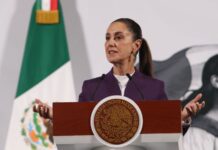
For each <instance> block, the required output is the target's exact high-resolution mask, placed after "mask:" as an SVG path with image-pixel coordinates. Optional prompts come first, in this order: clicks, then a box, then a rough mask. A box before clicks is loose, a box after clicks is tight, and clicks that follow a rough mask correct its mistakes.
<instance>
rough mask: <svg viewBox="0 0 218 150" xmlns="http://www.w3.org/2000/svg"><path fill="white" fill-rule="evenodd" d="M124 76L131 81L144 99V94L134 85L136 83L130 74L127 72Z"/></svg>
mask: <svg viewBox="0 0 218 150" xmlns="http://www.w3.org/2000/svg"><path fill="white" fill-rule="evenodd" d="M126 76H127V77H128V78H129V80H130V81H132V83H133V85H134V86H135V88H136V90H137V91H138V93H139V95H140V96H141V97H142V100H144V99H145V98H144V95H143V93H142V92H141V90H140V89H139V88H138V86H137V85H136V83H135V82H134V80H132V76H131V75H130V74H129V73H127V74H126Z"/></svg>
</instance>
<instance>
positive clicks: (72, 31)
mask: <svg viewBox="0 0 218 150" xmlns="http://www.w3.org/2000/svg"><path fill="white" fill-rule="evenodd" d="M61 4H62V8H63V13H64V22H65V27H66V34H67V39H68V46H69V52H70V58H71V62H72V70H73V78H74V83H75V88H76V89H75V90H76V96H77V98H78V95H79V93H80V92H81V89H82V83H83V81H84V80H86V79H89V78H91V67H90V63H89V59H88V54H87V49H86V45H85V43H86V42H85V38H84V32H83V28H82V27H83V25H82V22H81V19H80V16H79V13H78V11H77V7H76V6H77V4H76V0H62V1H61Z"/></svg>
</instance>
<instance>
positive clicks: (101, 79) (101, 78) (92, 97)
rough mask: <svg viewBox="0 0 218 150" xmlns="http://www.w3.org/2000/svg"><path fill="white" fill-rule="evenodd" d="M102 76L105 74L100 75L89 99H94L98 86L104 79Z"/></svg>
mask: <svg viewBox="0 0 218 150" xmlns="http://www.w3.org/2000/svg"><path fill="white" fill-rule="evenodd" d="M104 78H105V74H102V75H101V77H100V81H99V82H98V84H97V86H96V88H95V90H94V92H93V94H92V96H91V100H94V96H95V94H96V92H97V91H98V88H99V86H100V85H101V82H102V81H103V80H104Z"/></svg>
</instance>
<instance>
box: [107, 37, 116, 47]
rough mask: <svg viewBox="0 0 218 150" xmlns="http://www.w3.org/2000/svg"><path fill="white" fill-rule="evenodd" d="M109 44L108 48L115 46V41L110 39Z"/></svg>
mask: <svg viewBox="0 0 218 150" xmlns="http://www.w3.org/2000/svg"><path fill="white" fill-rule="evenodd" d="M107 42H108V46H115V41H114V39H113V38H111V39H109V40H108V41H107Z"/></svg>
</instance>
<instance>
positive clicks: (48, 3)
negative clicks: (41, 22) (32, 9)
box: [41, 0, 51, 11]
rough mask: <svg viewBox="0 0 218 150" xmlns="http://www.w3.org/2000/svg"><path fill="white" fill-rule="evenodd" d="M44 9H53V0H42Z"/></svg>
mask: <svg viewBox="0 0 218 150" xmlns="http://www.w3.org/2000/svg"><path fill="white" fill-rule="evenodd" d="M41 4H42V10H44V11H50V10H51V0H42V3H41Z"/></svg>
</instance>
